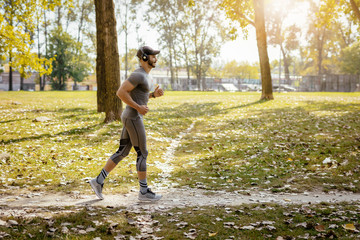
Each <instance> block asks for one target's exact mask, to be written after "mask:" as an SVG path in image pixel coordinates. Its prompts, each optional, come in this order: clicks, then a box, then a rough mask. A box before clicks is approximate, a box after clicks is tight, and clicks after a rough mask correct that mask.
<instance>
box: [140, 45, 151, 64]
mask: <svg viewBox="0 0 360 240" xmlns="http://www.w3.org/2000/svg"><path fill="white" fill-rule="evenodd" d="M140 50H141V52H142V54H141V59H142V60H143V61H144V62H146V61H147V60H149V56H148V55H147V54H146V53H144V50H143V47H141V48H140Z"/></svg>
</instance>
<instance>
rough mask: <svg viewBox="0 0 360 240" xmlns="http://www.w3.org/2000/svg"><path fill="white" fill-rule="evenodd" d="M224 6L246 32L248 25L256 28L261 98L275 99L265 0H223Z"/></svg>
mask: <svg viewBox="0 0 360 240" xmlns="http://www.w3.org/2000/svg"><path fill="white" fill-rule="evenodd" d="M222 7H223V9H224V10H225V12H226V14H227V16H228V18H230V19H231V20H233V21H236V22H238V23H239V24H240V27H241V28H242V29H243V30H244V32H245V33H246V29H247V26H249V25H251V26H253V27H255V29H256V39H257V46H258V52H259V59H260V70H261V82H262V94H261V99H266V100H270V99H274V97H273V94H272V92H273V91H272V80H271V72H270V63H269V56H268V52H267V40H266V30H265V17H264V0H252V1H242V0H222Z"/></svg>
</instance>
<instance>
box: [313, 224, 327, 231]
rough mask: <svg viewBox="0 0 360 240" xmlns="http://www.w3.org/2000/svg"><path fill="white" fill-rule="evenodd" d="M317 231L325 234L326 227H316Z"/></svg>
mask: <svg viewBox="0 0 360 240" xmlns="http://www.w3.org/2000/svg"><path fill="white" fill-rule="evenodd" d="M315 230H316V231H318V232H325V226H324V225H317V226H315Z"/></svg>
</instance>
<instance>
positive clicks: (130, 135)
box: [110, 116, 148, 172]
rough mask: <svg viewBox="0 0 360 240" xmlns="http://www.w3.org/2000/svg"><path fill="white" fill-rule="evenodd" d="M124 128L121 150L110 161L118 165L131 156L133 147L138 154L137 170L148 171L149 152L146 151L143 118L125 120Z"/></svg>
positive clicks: (123, 120)
mask: <svg viewBox="0 0 360 240" xmlns="http://www.w3.org/2000/svg"><path fill="white" fill-rule="evenodd" d="M122 122H123V124H124V127H123V129H122V132H121V137H120V146H119V149H118V150H117V151H116V153H114V154H113V155H112V156H111V157H110V159H111V160H112V161H113V162H114V163H115V164H118V163H119V162H120V161H121V160H122V159H123V158H124V157H126V156H127V155H129V152H130V150H131V147H132V146H134V149H135V151H136V153H137V159H136V170H137V171H140V172H144V171H146V159H147V155H148V151H147V149H146V134H145V127H144V122H143V118H142V117H141V116H139V117H137V118H136V119H130V118H123V119H122Z"/></svg>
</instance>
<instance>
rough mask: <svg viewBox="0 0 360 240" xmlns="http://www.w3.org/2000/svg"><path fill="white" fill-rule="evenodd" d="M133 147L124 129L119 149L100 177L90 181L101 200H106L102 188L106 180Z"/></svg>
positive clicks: (109, 160)
mask: <svg viewBox="0 0 360 240" xmlns="http://www.w3.org/2000/svg"><path fill="white" fill-rule="evenodd" d="M131 147H132V145H131V141H130V137H129V134H128V132H127V130H126V128H125V127H124V128H123V130H122V132H121V138H120V146H119V149H118V150H117V151H116V153H114V154H113V155H112V156H111V157H110V158H109V159H108V161H107V162H106V164H105V167H104V168H103V169H102V170H101V172H100V173H99V175H98V176H97V177H96V178H94V179H92V180H91V181H90V185H91V187H92V188H93V190H94V192H95V194H96V195H97V196H98V197H99V198H100V199H104V197H103V196H102V188H103V186H104V181H105V178H106V177H107V176H108V174H109V173H110V172H111V171H112V170H113V169H114V168H115V167H116V165H117V164H118V163H119V162H120V161H121V160H122V159H123V158H125V157H126V156H127V155H128V154H129V152H130V149H131Z"/></svg>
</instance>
